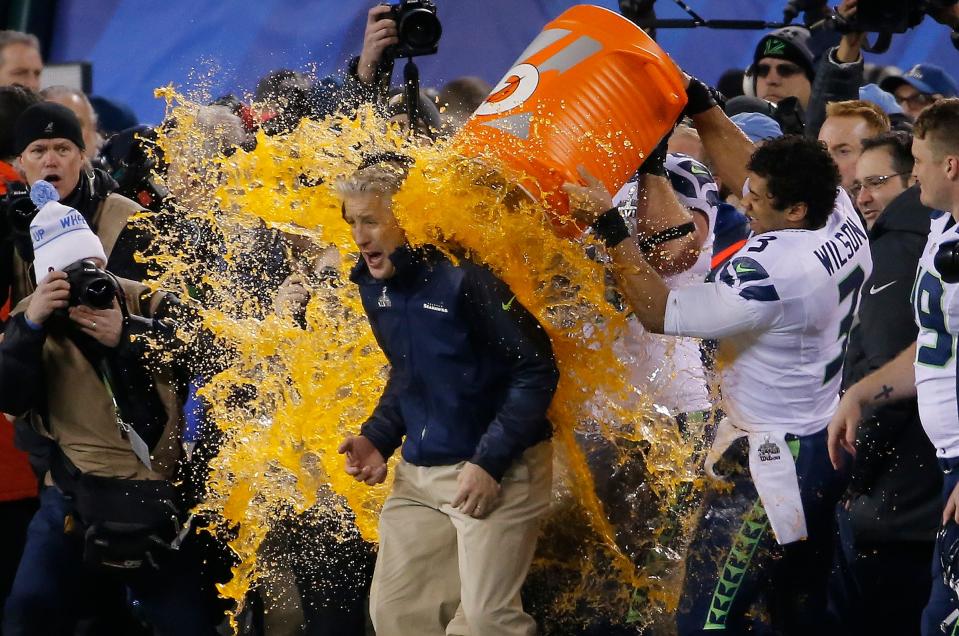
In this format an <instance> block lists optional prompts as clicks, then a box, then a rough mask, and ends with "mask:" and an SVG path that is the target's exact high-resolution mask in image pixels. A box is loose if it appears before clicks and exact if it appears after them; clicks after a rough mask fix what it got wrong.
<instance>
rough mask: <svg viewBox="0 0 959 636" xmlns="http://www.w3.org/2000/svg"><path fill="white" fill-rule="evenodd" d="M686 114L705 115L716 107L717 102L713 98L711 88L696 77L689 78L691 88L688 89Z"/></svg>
mask: <svg viewBox="0 0 959 636" xmlns="http://www.w3.org/2000/svg"><path fill="white" fill-rule="evenodd" d="M686 99H687V102H686V111H685V112H686V114H687V115H689V116H691V117H692V116H695V115H699V114H702V113H705V112H706V111H707V110H709V109H710V108H712V107H713V106H716V105H717V104H716V100H715V98H713V93H712V91H710V90H709V87H708V86H706V85H705V84H703V83H702V82H700V81H699V80H698V79H696V78H695V77H691V78H689V87H688V88H687V89H686Z"/></svg>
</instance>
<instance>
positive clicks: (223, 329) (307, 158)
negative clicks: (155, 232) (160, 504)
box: [143, 89, 696, 629]
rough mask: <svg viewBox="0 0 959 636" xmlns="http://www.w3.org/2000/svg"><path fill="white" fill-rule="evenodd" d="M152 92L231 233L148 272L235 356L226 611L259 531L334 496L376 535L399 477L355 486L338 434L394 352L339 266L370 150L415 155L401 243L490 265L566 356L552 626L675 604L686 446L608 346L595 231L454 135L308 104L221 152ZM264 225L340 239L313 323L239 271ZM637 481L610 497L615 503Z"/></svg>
mask: <svg viewBox="0 0 959 636" xmlns="http://www.w3.org/2000/svg"><path fill="white" fill-rule="evenodd" d="M158 95H161V96H163V97H165V98H166V100H167V103H168V112H167V115H168V118H173V119H175V120H176V122H177V125H176V126H175V127H172V128H169V129H167V130H165V131H164V132H163V133H162V134H161V136H160V140H159V142H158V143H159V146H160V147H161V148H162V150H163V151H164V153H165V156H166V157H167V158H168V160H170V161H171V163H176V164H177V165H176V167H175V169H171V175H170V178H171V179H181V180H183V179H186V180H187V182H188V183H189V184H190V186H191V187H192V188H193V190H192V192H193V193H194V194H199V195H200V196H184V197H182V198H181V199H180V203H179V206H178V208H177V210H176V213H177V215H178V216H179V222H180V223H188V224H189V223H192V224H195V225H196V226H198V227H204V228H209V229H211V231H213V232H214V233H215V234H216V235H217V236H218V237H220V240H221V241H222V247H221V249H220V257H221V265H220V266H219V267H214V266H211V265H210V264H208V263H203V262H198V258H197V254H196V253H195V250H194V249H192V248H191V246H190V245H184V244H183V242H182V241H179V240H168V241H166V242H164V241H163V240H162V237H161V238H160V240H159V241H158V242H159V243H160V247H158V248H157V249H156V252H157V254H156V255H155V256H154V257H153V259H152V260H153V263H154V268H155V274H156V277H157V279H156V285H157V286H161V287H164V288H167V289H174V290H179V291H180V292H181V293H182V294H184V295H186V294H188V293H192V294H194V295H201V296H202V303H201V304H202V309H201V310H200V313H201V316H202V318H203V326H204V327H205V328H206V329H207V330H209V331H210V332H212V333H213V334H215V336H216V338H217V342H218V344H219V346H220V347H221V348H223V349H225V350H228V351H229V354H228V355H226V356H224V358H225V359H226V360H228V363H227V364H226V367H225V369H221V368H218V369H216V371H217V372H216V374H215V375H214V376H213V377H212V380H210V382H209V383H208V384H207V385H206V386H205V387H204V388H203V389H202V391H201V395H203V397H204V398H205V399H206V401H207V402H208V404H209V405H210V413H209V418H210V419H211V420H212V421H213V422H214V423H215V425H216V427H217V428H218V430H219V431H220V433H221V435H222V440H221V441H220V450H219V453H218V454H217V456H216V457H215V459H214V460H213V461H212V462H211V466H210V475H209V478H208V480H207V484H206V486H207V488H206V498H205V500H204V501H203V503H201V504H200V505H199V506H198V510H197V511H198V512H201V513H204V515H205V516H206V517H207V518H209V519H211V523H210V526H209V527H208V530H209V531H211V532H213V533H214V534H216V535H217V536H220V537H222V538H223V539H224V540H225V541H227V542H228V545H229V547H230V548H231V550H232V551H233V552H234V553H235V555H236V558H237V562H238V564H237V565H236V566H235V567H234V568H233V570H232V578H231V580H230V581H228V582H226V583H224V584H222V585H220V586H219V590H220V593H221V595H222V596H224V597H225V598H228V599H231V600H233V601H234V602H235V608H236V610H235V612H238V611H239V609H240V608H241V607H242V605H243V602H244V599H245V597H246V594H247V592H248V591H249V590H250V588H251V587H253V586H255V585H256V584H257V582H258V581H259V580H261V579H263V578H264V577H269V576H270V565H269V563H268V562H267V560H266V559H264V558H262V553H263V545H264V541H265V540H266V539H267V537H268V535H269V534H270V532H271V529H272V528H273V526H274V525H275V523H274V522H275V520H276V518H277V517H278V516H280V515H283V514H288V513H289V511H291V510H292V511H293V513H294V514H299V513H302V512H303V511H305V510H307V509H309V508H311V507H312V506H315V505H321V506H328V507H330V508H331V509H332V510H333V511H334V512H335V513H337V514H340V516H341V518H342V519H343V524H344V525H343V527H344V531H346V529H348V527H349V526H350V523H352V521H351V520H350V518H349V517H350V516H351V515H353V516H355V525H356V527H357V528H358V529H359V532H360V533H361V534H362V536H363V537H364V538H366V539H368V540H370V541H375V540H376V523H377V514H378V511H379V509H380V506H381V505H382V502H383V500H384V499H385V497H386V495H387V494H388V492H389V488H390V484H389V482H388V483H386V484H384V485H381V486H377V487H374V488H370V487H367V486H365V485H363V484H358V483H357V482H355V481H354V480H353V479H352V478H351V477H349V476H348V475H346V473H345V472H344V471H343V458H342V456H340V455H338V454H337V451H336V448H337V446H338V445H339V443H340V442H341V441H342V439H343V438H344V437H345V435H347V434H350V433H354V434H355V433H356V432H357V431H358V430H359V426H360V424H361V423H362V422H363V421H364V420H365V419H366V417H368V415H369V413H370V412H371V411H372V410H373V408H374V406H375V405H376V403H377V400H378V398H379V396H380V394H381V392H382V390H383V387H384V384H385V377H386V361H385V359H384V357H383V356H382V354H381V352H380V351H379V349H378V347H377V346H376V343H375V341H374V339H373V336H372V333H371V331H370V328H369V324H368V322H367V320H366V318H365V315H364V313H363V310H362V307H361V305H360V302H359V296H358V292H357V290H356V288H355V286H354V285H352V284H351V283H349V281H347V280H346V275H347V274H348V271H349V269H350V267H351V266H352V264H353V263H354V262H355V258H356V256H355V247H354V245H353V243H352V241H351V239H350V235H349V228H348V226H347V225H346V223H345V222H344V221H343V220H342V219H341V213H340V202H339V200H338V199H337V198H336V196H335V194H334V192H333V189H332V184H333V182H334V181H335V179H336V178H337V177H340V176H347V175H349V174H350V173H352V172H353V171H354V170H355V169H356V167H357V166H358V165H359V163H360V162H361V161H362V158H363V157H364V156H366V155H369V154H373V153H375V152H382V151H385V150H390V151H395V152H400V153H403V154H405V155H408V156H410V157H412V158H414V159H415V164H414V166H413V167H412V169H411V170H410V173H409V176H408V178H407V180H406V182H405V184H404V187H403V188H402V190H401V191H400V192H399V193H398V194H397V195H396V196H395V198H394V206H393V209H394V213H395V215H396V217H397V219H398V221H399V222H400V225H401V226H402V227H403V228H404V230H405V231H406V234H407V238H408V240H409V242H410V243H411V244H413V245H421V244H426V243H429V244H433V245H435V246H437V247H438V248H440V249H441V250H443V251H445V252H446V253H448V254H449V255H450V256H451V258H453V259H454V260H455V259H456V258H460V257H463V255H464V254H465V255H467V256H468V257H469V258H471V259H472V260H474V261H477V262H482V263H486V264H487V265H489V266H490V267H491V269H492V270H493V271H494V272H495V273H496V274H497V275H498V276H500V277H501V278H502V279H503V280H504V281H505V282H506V283H508V284H509V286H510V287H511V289H512V291H513V292H514V293H515V294H516V297H517V299H518V301H519V302H521V303H522V304H523V305H524V306H525V307H526V308H527V309H528V310H529V311H530V312H532V313H533V314H534V315H535V316H536V317H537V318H538V319H539V320H540V322H541V323H542V325H543V326H544V328H545V329H546V330H547V332H548V333H549V335H550V338H551V340H552V344H553V349H554V352H555V355H556V359H557V362H558V365H559V368H560V371H561V379H560V383H559V387H558V389H557V392H556V395H555V398H554V400H553V403H552V406H551V408H550V411H549V417H550V420H551V421H552V423H553V426H554V440H555V444H554V445H555V447H556V451H557V453H556V455H557V459H556V464H557V470H556V471H554V472H555V474H556V477H555V479H554V481H555V484H554V495H555V496H554V499H555V501H556V504H555V506H554V510H553V511H552V513H551V519H552V522H550V523H547V530H546V533H545V534H544V536H543V537H542V538H541V540H540V551H539V552H540V557H539V558H538V561H537V563H536V565H535V566H534V572H533V573H532V574H531V581H533V582H535V581H537V580H546V581H549V582H550V584H551V585H550V587H555V586H554V585H552V584H554V583H555V582H556V581H557V580H562V582H563V585H562V586H560V589H558V590H550V591H549V592H548V594H546V601H545V602H544V603H539V604H540V605H542V607H544V608H545V609H543V610H542V614H544V615H545V614H548V615H549V620H553V619H555V620H556V621H558V622H557V623H556V624H561V623H562V620H563V617H564V616H567V617H569V616H575V615H576V614H577V613H579V614H582V612H583V611H584V608H589V611H590V612H593V611H597V610H599V611H602V612H605V613H607V614H609V615H610V616H612V617H613V618H616V619H618V618H621V617H623V616H625V615H626V613H627V611H629V612H630V614H631V619H630V620H631V621H632V622H635V623H636V624H637V626H642V625H645V624H648V623H649V622H651V621H654V620H657V619H662V617H664V616H666V615H667V614H668V612H670V611H671V610H672V609H674V607H675V604H676V600H677V599H676V593H675V587H676V577H677V576H678V574H679V569H678V567H677V566H678V561H679V556H678V555H679V554H680V553H681V552H680V550H679V548H680V547H681V543H682V537H683V536H684V534H685V530H684V528H685V526H684V524H685V523H686V514H685V513H686V510H685V509H682V510H680V508H681V506H678V505H677V496H678V495H677V493H678V492H680V491H681V490H682V489H683V488H687V489H688V487H689V486H691V485H692V484H693V482H694V480H695V464H696V453H695V452H694V449H693V444H692V443H691V442H687V441H686V439H685V438H684V437H683V436H681V435H680V434H679V433H678V432H677V430H676V426H675V423H674V422H673V421H672V419H671V418H667V417H664V416H663V415H661V414H660V413H659V412H657V411H656V410H655V409H654V408H653V405H652V404H651V403H650V402H649V400H648V399H647V398H646V397H645V396H644V395H642V394H641V392H640V391H639V390H637V388H636V387H634V386H632V385H631V384H630V381H629V377H630V374H629V373H628V371H627V369H626V367H625V366H624V363H623V361H622V360H621V359H620V358H619V357H618V356H617V355H616V353H615V352H614V347H613V344H614V342H615V341H616V338H617V337H618V335H619V334H620V333H621V332H622V329H623V327H624V325H625V317H624V316H623V315H622V314H621V313H619V312H617V311H616V310H615V309H614V308H613V307H612V305H610V304H609V303H608V302H607V300H606V296H607V288H606V284H605V281H604V268H603V266H602V265H601V264H600V263H597V262H596V261H594V260H591V259H590V258H588V257H587V256H586V253H585V249H584V247H585V245H584V244H582V243H577V242H573V241H570V240H567V239H562V238H559V237H557V236H556V235H555V234H554V233H553V232H552V231H551V230H550V227H549V223H548V221H547V218H548V217H547V216H546V214H547V213H546V211H545V210H544V209H543V208H542V207H541V206H539V205H538V204H534V203H531V202H528V201H521V200H520V201H518V200H517V199H516V197H515V196H514V193H513V192H512V190H511V189H510V188H509V187H506V185H505V183H504V177H503V176H501V175H506V177H505V179H511V178H516V175H512V176H510V172H509V170H507V169H506V168H504V167H502V166H499V165H497V164H495V162H492V160H490V159H485V160H484V161H483V162H482V163H481V162H477V161H474V160H472V159H466V158H463V157H460V156H459V155H457V153H456V150H455V148H454V147H453V146H452V145H451V144H450V143H449V142H447V141H440V142H438V143H436V144H434V145H432V146H423V145H420V144H418V143H416V142H411V141H409V140H408V139H407V137H406V136H405V135H404V134H402V132H401V131H399V130H397V129H392V128H388V127H387V126H386V125H385V124H384V122H382V121H381V120H379V119H377V118H376V116H375V115H374V114H373V113H372V111H367V112H362V113H360V115H359V116H357V117H356V118H354V119H350V118H346V117H340V116H335V117H329V118H327V119H325V120H323V121H318V122H317V121H310V120H303V121H302V122H301V124H300V125H299V126H298V128H297V129H296V130H294V131H293V132H291V133H290V134H288V135H284V136H275V137H268V136H265V135H264V134H262V133H260V134H259V135H258V136H257V139H256V141H257V144H256V148H255V150H252V151H250V152H244V151H238V152H236V153H235V154H233V155H232V156H230V157H228V158H222V157H220V158H210V156H209V152H208V150H209V147H210V146H216V139H215V138H214V136H215V134H216V131H211V130H210V129H209V127H205V126H203V125H201V123H200V118H199V117H198V115H197V114H198V112H199V110H200V107H198V106H197V105H196V104H194V103H191V102H190V101H189V100H187V99H185V98H183V97H182V96H180V95H177V94H176V93H175V92H173V91H172V89H163V90H161V91H158ZM143 222H144V223H145V224H147V225H151V223H152V221H151V219H149V218H145V219H144V220H143ZM257 227H259V228H263V227H267V228H274V229H277V230H281V231H283V232H286V233H290V234H297V235H302V236H306V237H309V239H310V240H311V241H313V242H314V243H315V244H317V245H322V246H335V247H336V248H337V250H339V253H340V261H341V267H340V279H341V280H340V283H339V284H336V285H329V286H321V287H317V288H316V289H314V294H313V296H312V299H311V301H310V302H309V304H308V306H307V312H306V329H302V328H300V327H298V326H296V325H295V324H294V323H293V322H292V321H290V320H288V319H281V318H279V317H277V316H276V315H274V314H273V312H272V305H271V300H270V299H271V298H272V297H273V295H274V294H275V291H276V290H275V288H272V289H264V288H263V281H260V283H259V287H257V285H254V290H253V291H252V292H251V291H250V290H248V289H246V288H244V286H243V285H238V284H237V282H236V272H235V271H234V269H235V267H234V266H235V265H236V263H237V262H238V260H240V259H241V258H242V257H243V256H244V255H245V256H247V257H249V256H250V251H251V250H252V249H253V246H252V245H251V244H250V242H249V238H250V235H251V228H257ZM254 256H255V255H254ZM200 260H201V261H202V259H200ZM274 285H275V282H274ZM198 289H202V290H203V291H202V293H201V292H198V291H197V290H198ZM239 389H243V390H239ZM238 393H241V394H242V398H238V397H237V394H238ZM584 439H587V440H588V439H593V440H598V441H600V442H602V444H603V445H604V446H605V447H606V448H607V450H609V451H611V455H610V456H609V457H608V458H607V459H604V460H603V462H604V463H603V464H601V465H592V466H591V465H590V463H589V462H588V461H587V457H586V454H585V453H584V451H583V442H584ZM637 465H641V466H640V467H639V468H636V466H637ZM630 470H633V471H635V474H636V475H638V476H639V477H641V479H640V482H641V487H642V489H643V491H644V493H645V494H643V495H642V497H643V498H644V499H645V500H648V502H650V503H649V505H648V506H646V508H648V510H647V514H648V518H645V517H644V518H642V519H638V520H637V519H629V520H628V521H627V525H628V526H629V527H625V526H621V527H618V528H617V527H615V526H614V525H613V524H612V523H611V522H610V520H609V517H608V514H607V510H606V509H605V508H604V503H603V502H602V501H601V499H600V497H599V496H598V495H597V491H596V487H595V484H594V475H596V474H600V473H603V474H605V473H609V474H612V473H614V472H617V471H618V472H619V473H623V472H624V471H625V472H626V473H629V471H630ZM634 481H635V480H634ZM318 493H319V494H318ZM333 493H335V494H333ZM634 495H637V494H636V493H632V492H622V493H613V497H614V498H621V499H624V500H629V499H630V498H632V497H633V496H634ZM607 499H608V497H607ZM607 503H608V502H607ZM344 504H345V506H347V507H348V509H349V511H352V512H351V515H350V514H347V513H348V511H347V510H346V508H345V507H344ZM630 505H632V504H630ZM284 511H286V512H284ZM637 529H639V530H637ZM623 546H627V548H625V549H624V547H623ZM557 573H558V574H557ZM537 603H538V602H534V605H536V604H537ZM235 612H234V616H235ZM557 629H561V628H557Z"/></svg>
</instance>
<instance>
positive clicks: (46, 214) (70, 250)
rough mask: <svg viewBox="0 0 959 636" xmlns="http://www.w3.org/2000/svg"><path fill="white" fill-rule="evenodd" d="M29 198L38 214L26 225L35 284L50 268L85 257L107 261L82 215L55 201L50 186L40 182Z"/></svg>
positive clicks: (57, 196)
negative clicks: (30, 241)
mask: <svg viewBox="0 0 959 636" xmlns="http://www.w3.org/2000/svg"><path fill="white" fill-rule="evenodd" d="M30 199H31V200H32V201H33V203H34V205H36V206H37V208H38V210H39V211H38V212H37V215H36V216H35V217H33V221H32V222H31V223H30V238H31V239H33V273H34V274H35V275H36V277H37V282H38V283H39V282H40V281H41V280H43V279H44V278H46V276H47V272H49V271H50V270H51V269H53V270H62V269H63V268H65V267H67V266H68V265H71V264H73V263H76V262H77V261H80V260H83V259H86V258H100V259H102V260H103V262H104V263H106V262H107V255H106V254H105V253H104V251H103V244H102V243H100V239H99V238H98V237H97V235H96V234H94V233H93V231H92V230H91V229H90V226H89V225H87V221H86V219H84V218H83V215H82V214H80V213H79V212H78V211H76V210H74V209H73V208H69V207H67V206H65V205H63V204H62V203H60V202H59V199H60V195H59V194H58V193H57V189H56V188H54V187H53V185H52V184H50V183H47V182H46V181H43V180H40V181H37V182H36V183H34V184H33V187H31V188H30Z"/></svg>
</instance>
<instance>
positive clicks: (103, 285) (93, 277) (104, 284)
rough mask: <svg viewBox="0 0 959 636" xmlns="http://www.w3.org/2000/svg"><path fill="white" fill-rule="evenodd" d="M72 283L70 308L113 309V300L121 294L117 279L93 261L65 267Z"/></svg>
mask: <svg viewBox="0 0 959 636" xmlns="http://www.w3.org/2000/svg"><path fill="white" fill-rule="evenodd" d="M63 271H64V272H65V273H66V275H67V282H68V283H70V306H71V307H76V306H78V305H86V306H87V307H92V308H93V309H109V308H110V307H113V299H114V298H116V296H117V294H118V293H119V292H120V288H119V286H118V285H117V281H116V279H115V278H114V277H113V276H112V275H111V274H109V273H107V272H105V271H104V270H102V269H100V268H99V267H97V265H96V263H94V262H93V261H91V260H82V261H77V262H76V263H73V264H72V265H70V266H69V267H65V268H64V269H63Z"/></svg>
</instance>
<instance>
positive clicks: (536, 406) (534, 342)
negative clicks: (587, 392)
mask: <svg viewBox="0 0 959 636" xmlns="http://www.w3.org/2000/svg"><path fill="white" fill-rule="evenodd" d="M464 270H465V271H466V280H465V281H464V294H465V295H464V302H465V303H466V309H467V314H466V315H467V316H469V319H470V320H472V321H473V324H474V325H475V327H476V332H477V335H478V336H479V342H480V343H481V344H484V345H485V346H488V347H490V348H491V349H492V351H493V353H494V355H495V356H496V357H497V358H498V359H500V360H501V361H502V362H503V364H504V365H505V368H506V370H507V373H506V377H505V378H504V382H505V383H506V385H507V393H506V398H505V400H504V401H503V403H502V405H501V406H500V408H499V411H498V412H497V413H496V416H495V417H494V418H493V421H492V422H490V425H489V427H488V428H487V430H486V433H485V434H484V435H483V437H481V438H480V441H479V443H478V444H477V446H476V452H475V453H474V455H473V457H472V458H471V459H470V461H471V462H472V463H474V464H477V465H478V466H480V467H482V468H483V470H485V471H486V472H488V473H489V474H490V475H492V476H493V478H494V479H496V480H497V481H499V480H500V479H502V477H503V474H504V473H505V472H506V471H507V470H508V469H509V467H510V466H511V465H512V464H513V462H514V461H515V460H516V459H518V458H519V456H520V455H522V454H523V451H525V450H526V449H527V448H529V447H531V446H534V445H535V444H538V443H539V442H541V441H543V440H545V439H547V438H549V436H550V435H551V433H552V428H551V426H550V423H549V420H547V419H546V411H547V409H549V405H550V402H552V400H553V394H554V393H555V392H556V385H557V383H558V382H559V370H558V368H557V366H556V360H555V358H554V357H553V349H552V346H551V344H550V340H549V336H548V335H547V334H546V331H545V330H544V329H543V328H542V326H540V324H539V323H538V322H537V321H536V318H534V317H533V315H532V314H530V313H529V312H528V311H527V310H526V308H525V307H523V306H522V305H521V304H520V303H519V302H518V301H517V300H516V297H515V295H514V294H513V292H512V291H510V289H509V287H508V286H507V285H506V283H504V282H503V281H501V280H499V279H498V278H496V277H495V276H494V275H493V274H492V273H490V272H489V270H487V269H485V268H482V267H478V266H475V265H468V266H465V267H464Z"/></svg>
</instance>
